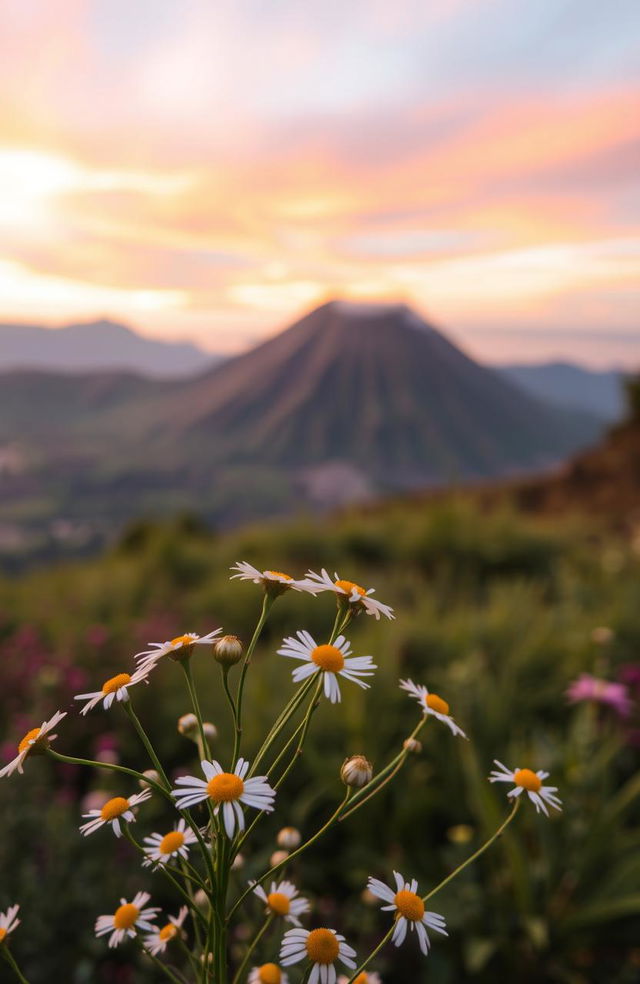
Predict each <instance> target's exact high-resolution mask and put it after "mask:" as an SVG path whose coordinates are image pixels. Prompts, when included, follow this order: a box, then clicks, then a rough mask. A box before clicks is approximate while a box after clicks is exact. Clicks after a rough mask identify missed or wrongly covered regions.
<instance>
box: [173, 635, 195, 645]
mask: <svg viewBox="0 0 640 984" xmlns="http://www.w3.org/2000/svg"><path fill="white" fill-rule="evenodd" d="M193 642H195V639H194V638H193V636H190V635H181V636H176V637H175V639H172V640H171V645H172V646H176V647H178V646H190V645H191V644H192V643H193Z"/></svg>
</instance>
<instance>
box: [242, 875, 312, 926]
mask: <svg viewBox="0 0 640 984" xmlns="http://www.w3.org/2000/svg"><path fill="white" fill-rule="evenodd" d="M253 891H254V892H255V894H256V895H257V896H258V898H259V899H262V901H263V902H264V903H265V905H266V907H267V914H268V915H275V916H283V917H284V919H286V920H287V922H290V923H293V925H294V926H299V925H300V919H299V918H298V917H299V916H301V915H302V914H303V913H304V912H308V911H309V909H310V908H311V906H310V904H309V900H308V899H305V898H304V897H303V896H298V889H297V888H296V886H295V885H293V884H292V883H291V882H289V881H281V882H280V884H276V882H274V881H272V882H271V891H270V892H269V893H268V894H267V892H265V890H264V888H263V887H262V885H256V886H255V887H254V889H253Z"/></svg>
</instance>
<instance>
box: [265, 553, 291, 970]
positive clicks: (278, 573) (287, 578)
mask: <svg viewBox="0 0 640 984" xmlns="http://www.w3.org/2000/svg"><path fill="white" fill-rule="evenodd" d="M265 574H270V575H271V577H281V578H283V579H284V580H285V581H293V578H292V577H291V575H290V574H283V573H282V571H265ZM269 966H273V967H275V964H265V967H269ZM277 969H278V968H277V967H276V970H277ZM278 973H280V971H278Z"/></svg>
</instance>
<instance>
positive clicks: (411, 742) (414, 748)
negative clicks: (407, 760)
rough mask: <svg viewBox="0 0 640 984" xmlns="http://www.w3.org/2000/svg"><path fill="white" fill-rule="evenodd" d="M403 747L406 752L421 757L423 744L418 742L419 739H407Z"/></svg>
mask: <svg viewBox="0 0 640 984" xmlns="http://www.w3.org/2000/svg"><path fill="white" fill-rule="evenodd" d="M402 747H403V748H404V750H405V752H409V753H410V754H412V755H419V754H420V752H421V751H422V742H421V741H418V739H417V738H405V740H404V741H403V742H402Z"/></svg>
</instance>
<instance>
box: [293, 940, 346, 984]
mask: <svg viewBox="0 0 640 984" xmlns="http://www.w3.org/2000/svg"><path fill="white" fill-rule="evenodd" d="M355 955H356V951H355V950H354V949H353V947H350V946H349V945H348V944H347V943H345V939H344V936H340V935H339V934H338V933H336V931H335V929H312V930H311V931H309V930H308V929H297V928H296V929H289V930H287V932H286V933H285V934H284V937H283V939H282V946H281V948H280V962H281V964H282V965H283V966H284V967H289V966H290V965H291V964H294V963H299V962H300V961H301V960H305V959H307V960H310V961H311V963H312V964H313V968H312V970H311V974H310V975H309V984H334V981H335V979H336V969H335V962H336V960H340V962H341V963H343V964H344V965H345V966H346V967H350V968H351V969H352V970H355V966H356V965H355V962H354V960H353V959H352V958H353V957H355Z"/></svg>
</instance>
